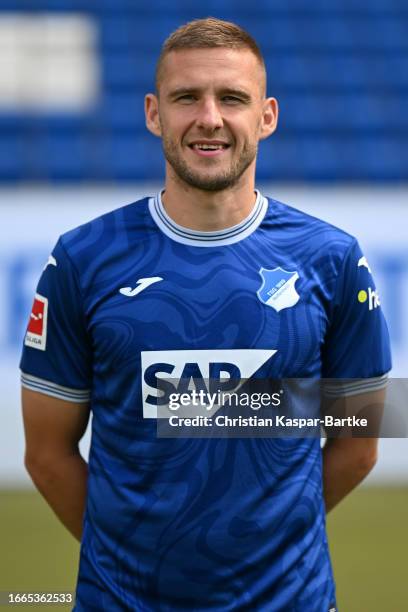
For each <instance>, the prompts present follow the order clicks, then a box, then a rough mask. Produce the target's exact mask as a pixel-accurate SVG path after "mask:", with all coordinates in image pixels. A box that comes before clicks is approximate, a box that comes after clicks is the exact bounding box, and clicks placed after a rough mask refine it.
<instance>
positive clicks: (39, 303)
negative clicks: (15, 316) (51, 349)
mask: <svg viewBox="0 0 408 612" xmlns="http://www.w3.org/2000/svg"><path fill="white" fill-rule="evenodd" d="M47 316H48V299H47V298H46V297H44V296H43V295H40V294H39V293H36V294H35V298H34V302H33V306H32V309H31V313H30V320H29V322H28V327H27V333H26V336H25V340H24V344H25V345H26V346H31V348H35V349H39V350H40V351H45V348H46V344H47Z"/></svg>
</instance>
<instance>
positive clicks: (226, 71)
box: [159, 48, 264, 93]
mask: <svg viewBox="0 0 408 612" xmlns="http://www.w3.org/2000/svg"><path fill="white" fill-rule="evenodd" d="M159 87H160V90H161V92H166V93H168V92H169V91H171V90H172V89H177V88H179V87H189V88H208V87H214V88H217V87H223V88H225V87H239V88H245V89H250V90H253V89H254V88H259V87H261V90H262V89H263V87H264V74H263V68H262V67H261V65H260V62H259V60H258V58H257V57H256V56H255V55H254V53H252V51H250V50H249V49H225V48H215V49H183V50H178V51H170V53H168V54H167V55H166V56H165V57H164V58H163V63H162V66H161V70H160V79H159Z"/></svg>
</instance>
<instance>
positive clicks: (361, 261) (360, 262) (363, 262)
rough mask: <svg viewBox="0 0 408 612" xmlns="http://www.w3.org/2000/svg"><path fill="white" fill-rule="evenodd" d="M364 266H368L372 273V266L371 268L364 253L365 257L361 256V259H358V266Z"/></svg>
mask: <svg viewBox="0 0 408 612" xmlns="http://www.w3.org/2000/svg"><path fill="white" fill-rule="evenodd" d="M362 266H363V267H364V268H367V270H368V271H369V273H370V274H371V268H370V266H369V265H368V261H367V258H366V257H364V255H363V257H360V259H359V260H358V264H357V267H358V268H361V267H362Z"/></svg>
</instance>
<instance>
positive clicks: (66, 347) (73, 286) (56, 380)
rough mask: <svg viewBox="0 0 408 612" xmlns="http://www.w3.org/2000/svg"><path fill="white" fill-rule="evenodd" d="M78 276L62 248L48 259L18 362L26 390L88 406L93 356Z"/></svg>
mask: <svg viewBox="0 0 408 612" xmlns="http://www.w3.org/2000/svg"><path fill="white" fill-rule="evenodd" d="M82 304H83V300H82V295H81V291H80V284H79V279H78V276H77V273H76V270H75V268H74V266H73V264H72V262H71V260H70V258H69V256H68V254H67V253H66V250H65V248H64V246H63V244H62V242H61V239H60V240H59V241H58V242H57V244H56V246H55V248H54V250H53V252H52V254H51V255H50V257H49V258H48V261H47V263H46V266H45V268H44V270H43V273H42V275H41V278H40V281H39V283H38V286H37V292H36V294H35V297H34V302H33V307H32V311H31V313H30V319H29V322H28V327H27V331H26V335H25V338H24V347H23V354H22V358H21V362H20V368H21V377H22V384H23V386H24V387H26V388H28V389H32V390H34V391H38V392H40V393H45V394H46V395H51V396H53V397H58V398H60V399H65V400H68V401H73V402H88V401H89V399H90V389H91V378H92V352H91V344H90V339H89V336H88V333H87V329H86V321H85V315H84V311H83V305H82Z"/></svg>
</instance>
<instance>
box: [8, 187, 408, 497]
mask: <svg viewBox="0 0 408 612" xmlns="http://www.w3.org/2000/svg"><path fill="white" fill-rule="evenodd" d="M156 190H157V188H156V187H154V186H153V187H148V186H147V187H146V188H144V189H143V188H141V187H140V185H137V186H136V187H134V188H130V187H128V188H126V189H124V188H121V189H119V188H117V189H113V188H90V187H87V188H84V189H77V188H58V189H53V190H51V189H38V188H30V189H29V188H25V189H20V190H16V189H13V190H0V215H1V223H0V288H1V295H2V296H3V299H2V300H0V318H1V321H2V322H3V325H2V326H0V379H1V385H2V388H3V393H2V397H1V399H0V413H1V421H0V422H1V428H0V485H5V486H14V485H20V484H27V483H28V478H27V476H26V474H25V471H24V468H23V459H22V458H23V430H22V422H21V416H20V408H19V373H18V361H19V354H20V348H21V342H22V337H23V334H24V330H25V326H26V323H27V316H28V313H29V309H30V307H31V302H32V297H33V292H34V288H35V285H36V282H37V280H38V277H39V274H40V271H41V269H42V267H43V265H44V263H45V261H46V259H47V256H48V254H49V252H50V250H51V248H52V247H53V245H54V243H55V242H56V239H57V237H58V235H59V234H60V233H62V232H64V231H66V230H67V229H70V228H72V227H75V226H76V225H79V224H80V223H83V222H84V221H87V220H89V219H91V218H93V217H95V216H97V215H99V214H101V213H102V212H106V211H108V210H111V209H112V208H115V207H117V206H120V205H122V204H126V203H129V202H132V201H134V200H136V199H138V198H139V197H141V196H143V195H146V194H151V193H154V192H155V191H156ZM262 191H263V192H264V193H265V194H266V195H271V196H272V197H275V198H276V199H280V200H282V201H284V202H287V203H289V204H291V205H293V206H296V207H297V208H300V209H302V210H305V211H307V212H309V213H310V214H313V215H316V216H318V217H321V218H323V219H326V220H327V221H330V222H331V223H334V224H335V225H338V226H340V227H342V228H343V229H346V230H347V231H349V232H351V233H353V234H354V235H356V236H357V237H358V238H359V240H360V244H361V245H362V247H363V250H364V252H365V254H366V256H367V258H368V260H369V263H370V266H371V268H372V269H373V272H374V276H375V279H376V283H377V286H378V288H379V290H380V296H381V299H382V305H383V308H384V311H385V313H386V316H387V320H388V324H389V328H390V333H391V338H392V344H393V358H394V369H393V376H394V377H401V378H408V348H407V346H408V345H407V341H408V316H407V314H406V313H407V310H408V308H407V305H408V188H405V189H395V188H389V189H387V188H375V189H374V188H358V189H357V188H324V189H322V188H319V189H315V188H314V189H312V188H310V187H308V186H305V187H299V188H296V189H293V188H287V187H285V186H274V185H266V186H264V188H263V189H262ZM85 446H86V444H85ZM370 480H371V481H372V482H375V481H384V480H386V481H387V482H393V481H401V480H405V481H406V482H408V440H406V439H393V440H382V442H381V456H380V461H379V464H378V466H377V468H376V470H375V472H374V474H373V475H372V476H371V477H370Z"/></svg>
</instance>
